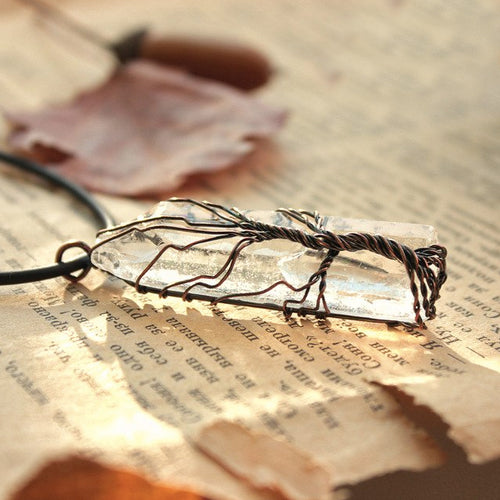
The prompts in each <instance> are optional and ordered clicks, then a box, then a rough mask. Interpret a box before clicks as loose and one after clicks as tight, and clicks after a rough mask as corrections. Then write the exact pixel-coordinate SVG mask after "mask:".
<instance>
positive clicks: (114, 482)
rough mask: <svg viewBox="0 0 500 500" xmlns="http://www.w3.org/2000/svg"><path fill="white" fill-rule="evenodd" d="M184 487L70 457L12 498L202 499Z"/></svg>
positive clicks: (38, 475)
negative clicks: (157, 481)
mask: <svg viewBox="0 0 500 500" xmlns="http://www.w3.org/2000/svg"><path fill="white" fill-rule="evenodd" d="M202 498H203V497H202V496H200V495H199V494H197V493H194V492H192V491H189V490H186V489H184V488H181V487H176V486H169V485H155V484H153V483H151V482H149V481H147V480H146V479H144V478H143V477H141V476H139V475H138V474H135V473H133V472H129V471H125V470H119V469H114V468H111V467H105V466H104V465H101V464H98V463H96V462H93V461H91V460H88V459H85V458H80V457H69V458H65V459H62V460H58V461H54V462H50V463H48V464H46V465H45V466H44V467H42V469H41V470H39V471H38V472H37V473H36V474H35V476H33V477H32V478H31V479H29V481H28V482H27V483H26V484H25V485H24V486H22V487H21V488H20V489H19V490H18V491H17V492H16V493H14V495H12V497H11V498H10V500H68V499H71V500H90V499H92V500H202Z"/></svg>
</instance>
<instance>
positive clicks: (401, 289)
mask: <svg viewBox="0 0 500 500" xmlns="http://www.w3.org/2000/svg"><path fill="white" fill-rule="evenodd" d="M244 213H245V215H247V216H250V217H252V218H253V219H255V220H258V221H260V222H265V223H268V224H274V225H280V226H286V227H294V228H299V229H302V230H303V229H304V226H303V225H301V224H300V223H298V222H296V221H293V220H291V219H289V218H288V217H286V216H285V215H284V214H282V213H280V212H274V211H246V212H244ZM161 216H166V217H169V220H162V221H161V224H162V225H163V226H164V227H156V226H159V225H160V223H159V221H158V220H150V219H149V218H151V217H161ZM175 217H185V218H187V219H188V220H190V221H192V222H197V223H199V222H206V223H211V222H214V221H217V223H218V224H220V225H219V226H218V228H216V230H217V231H224V230H226V228H225V227H224V226H228V225H229V224H228V223H227V222H225V221H224V220H220V219H218V218H217V217H216V216H215V215H212V214H211V213H210V212H207V211H206V210H203V209H200V208H199V207H196V206H193V205H192V204H190V203H189V202H169V201H166V202H161V203H159V204H158V205H157V206H156V207H155V208H154V209H153V210H152V211H150V212H148V213H146V214H145V215H144V216H142V217H140V218H139V219H137V221H136V224H135V225H134V227H133V228H132V229H130V230H128V231H125V232H124V230H123V229H111V230H109V231H106V232H105V233H103V234H101V236H100V239H99V240H98V242H99V241H102V240H106V239H107V238H109V237H110V236H116V234H117V233H119V232H122V233H123V234H122V235H121V236H118V237H117V238H114V239H112V240H110V241H108V242H105V243H104V244H102V245H98V246H97V247H96V248H95V250H94V251H93V253H92V262H93V264H94V265H95V266H96V267H98V268H100V269H103V270H105V271H108V272H109V273H111V274H113V275H115V276H118V277H119V278H122V279H124V280H126V281H132V282H135V280H136V279H137V277H138V276H139V274H140V273H141V272H142V271H143V270H144V268H145V267H146V266H147V265H148V264H149V263H150V262H151V260H152V259H153V258H154V257H155V256H156V255H157V253H158V251H159V249H160V248H161V246H162V245H165V244H169V243H172V244H174V245H177V246H184V245H188V244H190V243H192V242H195V241H197V240H199V239H201V238H207V237H210V235H205V234H200V233H193V232H191V231H181V230H179V228H181V229H184V228H186V227H189V226H188V225H186V224H185V223H183V222H181V221H180V220H174V219H175ZM165 226H170V227H165ZM148 227H150V229H148V230H147V231H144V229H145V228H148ZM323 227H324V229H327V230H329V231H332V232H334V233H337V234H346V233H350V232H364V233H372V234H381V235H383V236H385V237H388V238H391V239H394V240H396V241H399V242H400V243H403V244H405V245H408V246H409V247H411V248H419V247H426V246H429V245H432V244H434V243H436V242H437V238H436V232H435V230H434V228H432V227H431V226H426V225H420V224H408V223H398V222H380V221H370V220H363V219H346V218H342V217H325V218H324V226H323ZM139 229H140V230H141V231H140V230H139ZM211 230H213V228H212V229H211ZM229 230H230V229H229ZM241 238H242V236H240V235H238V236H235V237H232V238H229V239H223V240H219V241H215V242H212V243H205V244H203V245H200V246H194V247H193V248H190V249H189V250H184V251H179V250H176V249H173V248H170V249H168V250H167V251H166V252H165V253H164V254H163V255H162V256H161V258H160V259H159V260H158V262H156V263H155V264H154V265H153V266H152V267H151V269H150V270H149V271H148V272H147V273H146V274H145V275H144V276H143V277H142V279H141V282H140V283H141V285H144V286H147V287H150V288H153V289H158V290H161V289H163V288H164V287H165V286H167V285H169V284H171V283H175V282H177V281H181V280H186V279H190V278H193V277H195V276H200V275H203V276H204V278H203V279H201V282H203V283H206V284H210V285H214V284H216V283H218V281H219V280H220V277H219V279H217V278H212V277H211V276H214V275H215V274H216V273H217V272H218V271H219V269H220V268H221V267H222V266H223V265H224V263H225V262H226V260H227V258H228V256H229V254H230V252H231V250H232V249H233V247H234V245H235V244H236V243H237V242H238V241H239V240H240V239H241ZM324 256H325V252H324V251H315V250H310V249H307V248H305V247H304V246H302V245H301V244H299V243H293V242H290V241H288V240H277V239H275V240H269V241H265V242H260V243H253V244H252V245H250V246H249V247H247V248H245V249H244V250H243V252H242V253H241V254H240V256H239V258H238V259H237V261H236V265H235V266H234V269H233V270H232V272H231V274H230V275H229V277H228V278H227V279H226V280H225V281H224V282H223V283H222V284H220V286H217V287H215V288H208V287H203V286H201V285H198V286H196V287H195V288H193V289H192V290H191V292H192V293H193V294H201V295H209V296H211V297H213V298H218V297H221V296H225V295H230V294H234V293H242V292H256V291H260V290H263V289H265V288H267V287H269V286H270V285H272V284H273V283H275V282H278V281H280V280H286V281H287V282H288V283H290V284H291V285H292V286H294V287H300V286H302V285H304V284H305V283H307V281H308V279H309V277H310V276H311V275H312V274H313V273H314V272H316V271H317V270H318V266H319V264H320V263H321V261H322V259H323V258H324ZM193 283H194V281H193V282H190V283H188V284H184V285H179V286H177V287H175V288H173V289H172V290H175V291H178V292H179V291H181V292H182V291H184V290H185V289H186V287H187V286H189V285H191V284H193ZM317 292H318V287H317V285H315V286H313V288H312V289H311V292H310V294H309V297H308V299H307V301H306V302H305V303H304V304H303V307H305V308H311V309H312V308H314V306H315V304H316V298H317ZM302 294H303V292H293V290H290V289H289V288H288V287H287V286H284V285H279V286H277V287H275V288H273V289H272V290H270V291H269V292H267V293H265V294H262V295H252V296H249V297H243V298H242V299H243V300H245V301H251V302H254V303H260V304H266V305H267V304H271V305H274V306H277V307H281V306H282V305H283V302H284V301H285V300H287V299H300V298H301V297H302ZM325 298H326V301H327V304H328V307H329V309H330V313H332V314H338V315H343V316H354V317H361V318H371V319H380V320H387V321H399V322H413V321H414V319H415V313H414V311H413V295H412V293H411V291H410V286H409V278H408V275H407V273H406V270H405V268H404V267H403V265H402V264H400V263H399V262H397V261H394V260H390V259H387V258H385V257H383V256H380V255H376V254H375V253H373V252H369V251H359V252H341V253H340V254H339V255H338V256H337V257H336V258H335V259H334V261H333V263H332V265H331V267H330V269H329V270H328V277H327V287H326V292H325ZM424 319H425V317H424Z"/></svg>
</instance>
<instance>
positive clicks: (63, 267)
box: [0, 151, 115, 285]
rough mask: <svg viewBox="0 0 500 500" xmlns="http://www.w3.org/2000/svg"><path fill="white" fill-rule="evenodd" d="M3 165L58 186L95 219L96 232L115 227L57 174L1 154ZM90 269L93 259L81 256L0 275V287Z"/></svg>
mask: <svg viewBox="0 0 500 500" xmlns="http://www.w3.org/2000/svg"><path fill="white" fill-rule="evenodd" d="M0 161H2V162H4V163H7V164H9V165H11V166H13V167H16V168H18V169H20V170H25V171H27V172H31V173H33V174H35V175H37V176H38V177H41V178H43V179H46V180H48V181H50V182H52V183H53V184H55V185H56V186H59V187H60V188H62V189H64V190H65V191H66V192H68V193H69V194H70V195H71V196H73V197H74V198H75V199H77V200H78V201H79V202H81V203H83V205H85V206H86V207H87V208H88V209H89V210H90V211H91V212H92V215H93V216H94V218H95V220H96V223H97V228H98V229H104V228H107V227H110V226H112V225H114V224H115V222H114V220H113V217H112V216H111V215H110V214H109V213H108V212H107V211H106V209H105V208H104V207H102V206H101V205H100V204H99V203H98V202H97V201H96V200H95V199H94V198H93V197H92V196H91V195H90V194H89V193H88V192H87V191H85V189H83V188H81V187H80V186H77V185H76V184H73V183H72V182H70V181H68V180H67V179H65V178H64V177H61V176H60V175H58V174H56V173H54V172H53V171H51V170H48V169H47V168H44V167H42V166H41V165H39V164H38V163H36V162H34V161H31V160H28V159H26V158H21V157H19V156H14V155H12V154H9V153H5V152H3V151H0ZM89 267H90V257H89V256H88V255H82V256H81V257H77V258H75V259H73V260H69V261H67V262H59V263H57V264H53V265H50V266H46V267H39V268H35V269H26V270H22V271H6V272H0V285H15V284H19V283H30V282H32V281H41V280H46V279H51V278H57V277H58V276H69V275H71V273H74V272H75V271H79V270H85V269H88V268H89Z"/></svg>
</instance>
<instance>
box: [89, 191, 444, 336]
mask: <svg viewBox="0 0 500 500" xmlns="http://www.w3.org/2000/svg"><path fill="white" fill-rule="evenodd" d="M169 201H171V202H183V203H190V204H192V205H194V206H197V207H200V208H202V209H204V210H206V211H208V212H210V213H211V214H212V215H213V217H214V219H215V220H214V221H195V220H192V219H191V218H188V217H187V216H185V217H184V216H178V215H176V216H171V217H169V216H159V217H150V218H147V219H143V220H140V221H133V222H130V223H127V224H122V225H120V226H116V227H115V228H113V229H114V230H117V231H118V232H117V233H116V234H114V235H112V236H110V237H107V238H106V237H104V239H103V240H101V241H100V242H99V243H97V244H96V245H95V247H94V248H93V249H92V251H93V250H95V249H96V248H98V247H99V246H101V245H103V244H104V243H107V242H109V241H111V240H113V239H115V238H118V237H121V236H124V235H126V234H128V233H130V232H132V231H139V232H141V233H146V232H148V231H152V230H155V229H167V230H168V229H171V230H176V231H188V232H192V233H196V234H200V235H207V236H206V237H201V238H200V239H199V240H195V241H193V242H191V243H189V244H187V245H176V244H175V243H168V244H162V245H160V246H159V250H158V253H157V254H156V255H155V257H153V258H152V259H151V261H150V262H149V264H148V265H147V266H145V268H144V269H143V271H142V272H141V273H140V274H139V276H138V277H137V279H136V281H135V287H136V289H137V290H139V291H143V287H142V285H141V279H142V278H143V277H144V275H145V274H146V273H147V272H148V271H149V270H150V269H151V268H152V267H153V266H154V265H155V264H156V263H157V262H158V260H159V259H160V258H161V256H162V255H163V254H164V253H165V252H166V251H167V250H169V249H174V250H177V251H186V250H189V249H190V248H193V247H195V246H198V245H201V244H204V243H210V242H214V241H217V240H222V239H226V238H233V237H238V238H239V239H238V241H237V242H236V243H235V245H234V246H233V248H232V250H231V251H230V252H229V254H228V257H227V259H226V261H225V262H224V264H223V265H222V266H221V267H220V269H219V270H218V271H217V272H216V273H215V274H212V275H208V274H206V275H203V274H202V275H197V276H193V277H191V278H189V279H184V280H181V281H177V282H174V283H169V284H167V285H166V286H165V287H164V288H163V289H162V290H160V291H159V295H160V296H161V297H165V296H167V295H169V293H170V290H171V289H172V288H175V287H178V286H180V285H188V284H189V286H187V287H186V289H185V290H184V291H183V293H182V295H181V296H182V298H183V299H184V300H189V299H190V292H191V291H192V290H193V288H195V287H202V288H204V289H207V290H211V289H216V288H218V287H220V286H221V285H222V284H223V283H224V282H225V281H226V280H227V278H228V277H229V276H230V275H231V273H232V271H233V269H234V266H235V265H236V263H237V261H238V258H239V256H240V254H241V252H242V251H243V250H244V249H245V248H247V247H249V246H250V245H253V244H255V243H259V242H262V241H267V240H273V239H285V240H289V241H292V242H296V243H299V244H301V245H303V246H304V247H306V248H309V249H312V250H326V254H325V256H324V257H323V260H322V261H321V263H320V265H319V266H318V269H317V270H316V272H314V273H313V274H312V275H311V276H310V277H309V279H308V281H307V282H306V283H305V284H304V285H302V286H299V287H295V286H293V285H292V284H291V283H289V282H288V281H287V280H285V279H282V280H279V281H276V282H274V283H271V284H270V285H269V286H268V287H266V288H265V289H262V290H256V291H252V292H242V293H233V294H230V295H224V296H222V297H218V298H212V299H211V300H212V302H213V303H218V302H224V301H227V300H228V299H234V298H237V297H251V296H257V295H261V294H265V293H267V292H269V291H270V290H272V289H273V288H275V287H277V286H279V285H284V286H286V287H288V288H289V289H290V290H292V291H293V292H303V295H302V297H301V298H300V299H299V300H292V299H288V300H285V301H284V302H283V306H282V310H283V312H284V314H285V317H286V318H289V317H290V316H291V314H292V313H293V312H296V313H298V314H299V315H300V314H305V313H311V312H312V313H314V314H315V315H316V316H317V317H321V318H322V317H324V316H326V315H332V314H331V312H330V310H329V308H328V305H327V303H326V300H325V290H326V287H327V282H326V276H327V273H328V270H329V268H330V266H331V264H332V262H333V261H334V259H335V257H336V256H337V255H338V254H339V253H340V252H357V251H361V250H368V251H370V252H374V253H376V254H378V255H382V256H384V257H386V258H388V259H392V260H396V261H398V262H400V263H401V264H402V265H403V266H404V267H405V269H406V272H407V274H408V277H409V280H410V289H411V293H412V295H413V311H414V313H415V323H416V324H417V325H418V326H420V327H425V325H424V321H423V318H422V313H421V311H422V310H423V311H424V313H425V317H426V318H427V319H429V320H430V319H433V318H434V317H435V316H436V307H435V303H436V300H437V299H438V298H439V291H440V289H441V286H442V285H443V283H444V282H445V281H446V253H447V252H446V249H445V248H444V247H443V246H440V245H431V246H429V247H425V248H417V249H415V250H413V249H411V248H410V247H408V246H406V245H403V244H401V243H398V242H397V241H394V240H392V239H390V238H387V237H385V236H381V235H378V234H369V233H357V232H352V233H348V234H342V235H340V234H335V233H333V232H331V231H328V230H326V229H324V219H323V217H322V216H321V215H319V213H318V212H310V211H306V210H294V209H280V210H278V212H280V213H282V214H283V215H285V216H286V217H287V218H289V219H290V220H292V221H293V222H294V223H297V224H298V225H299V226H302V227H301V228H300V229H299V228H295V227H283V226H279V225H273V224H267V223H265V222H261V221H258V220H254V219H253V218H251V217H248V216H246V215H245V214H244V213H242V212H241V211H240V210H238V209H237V208H228V207H224V206H222V205H217V204H213V203H209V202H199V201H194V200H190V199H179V198H174V199H171V200H169ZM174 221H178V222H179V221H180V222H183V223H184V224H185V227H180V226H174V225H172V224H171V223H172V222H174ZM143 222H147V223H153V224H152V225H150V226H147V227H142V228H141V227H140V226H139V225H138V224H139V223H143ZM106 232H107V230H103V231H100V233H98V234H100V235H104V234H105V233H106ZM203 280H217V282H216V283H207V282H205V281H203ZM315 284H318V295H317V300H316V304H315V307H314V309H312V311H311V310H310V309H307V310H305V309H302V308H301V306H302V305H303V304H304V302H305V301H306V299H307V297H308V295H309V293H310V291H311V288H312V287H313V285H315ZM292 304H293V305H294V306H295V307H293V308H292V307H291V305H292Z"/></svg>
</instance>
